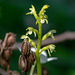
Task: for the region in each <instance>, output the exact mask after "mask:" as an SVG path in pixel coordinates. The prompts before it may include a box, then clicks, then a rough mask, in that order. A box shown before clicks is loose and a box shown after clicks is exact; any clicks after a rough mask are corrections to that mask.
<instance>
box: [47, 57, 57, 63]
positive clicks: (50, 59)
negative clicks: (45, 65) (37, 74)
mask: <svg viewBox="0 0 75 75" xmlns="http://www.w3.org/2000/svg"><path fill="white" fill-rule="evenodd" d="M57 59H58V58H57V57H51V58H47V61H48V62H49V61H52V60H57Z"/></svg>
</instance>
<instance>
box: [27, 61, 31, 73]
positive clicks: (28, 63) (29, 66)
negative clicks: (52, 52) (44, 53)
mask: <svg viewBox="0 0 75 75" xmlns="http://www.w3.org/2000/svg"><path fill="white" fill-rule="evenodd" d="M31 66H32V62H31V60H27V69H26V72H28V71H29V70H30V69H31Z"/></svg>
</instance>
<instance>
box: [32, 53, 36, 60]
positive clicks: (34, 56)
mask: <svg viewBox="0 0 75 75" xmlns="http://www.w3.org/2000/svg"><path fill="white" fill-rule="evenodd" d="M32 55H33V61H35V60H36V55H35V53H34V52H32Z"/></svg>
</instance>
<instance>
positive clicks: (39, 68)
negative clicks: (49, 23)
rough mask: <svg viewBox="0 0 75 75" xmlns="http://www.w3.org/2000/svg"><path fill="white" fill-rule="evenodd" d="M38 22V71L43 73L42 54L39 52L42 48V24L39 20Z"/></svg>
mask: <svg viewBox="0 0 75 75" xmlns="http://www.w3.org/2000/svg"><path fill="white" fill-rule="evenodd" d="M38 24H39V34H38V45H37V50H36V62H37V73H38V75H42V73H41V63H40V54H39V50H40V48H41V35H42V24H41V23H40V22H38Z"/></svg>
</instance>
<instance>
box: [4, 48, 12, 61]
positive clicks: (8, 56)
mask: <svg viewBox="0 0 75 75" xmlns="http://www.w3.org/2000/svg"><path fill="white" fill-rule="evenodd" d="M11 54H12V51H11V50H10V49H6V50H4V51H3V56H4V58H5V59H6V60H9V59H10V57H11Z"/></svg>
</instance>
